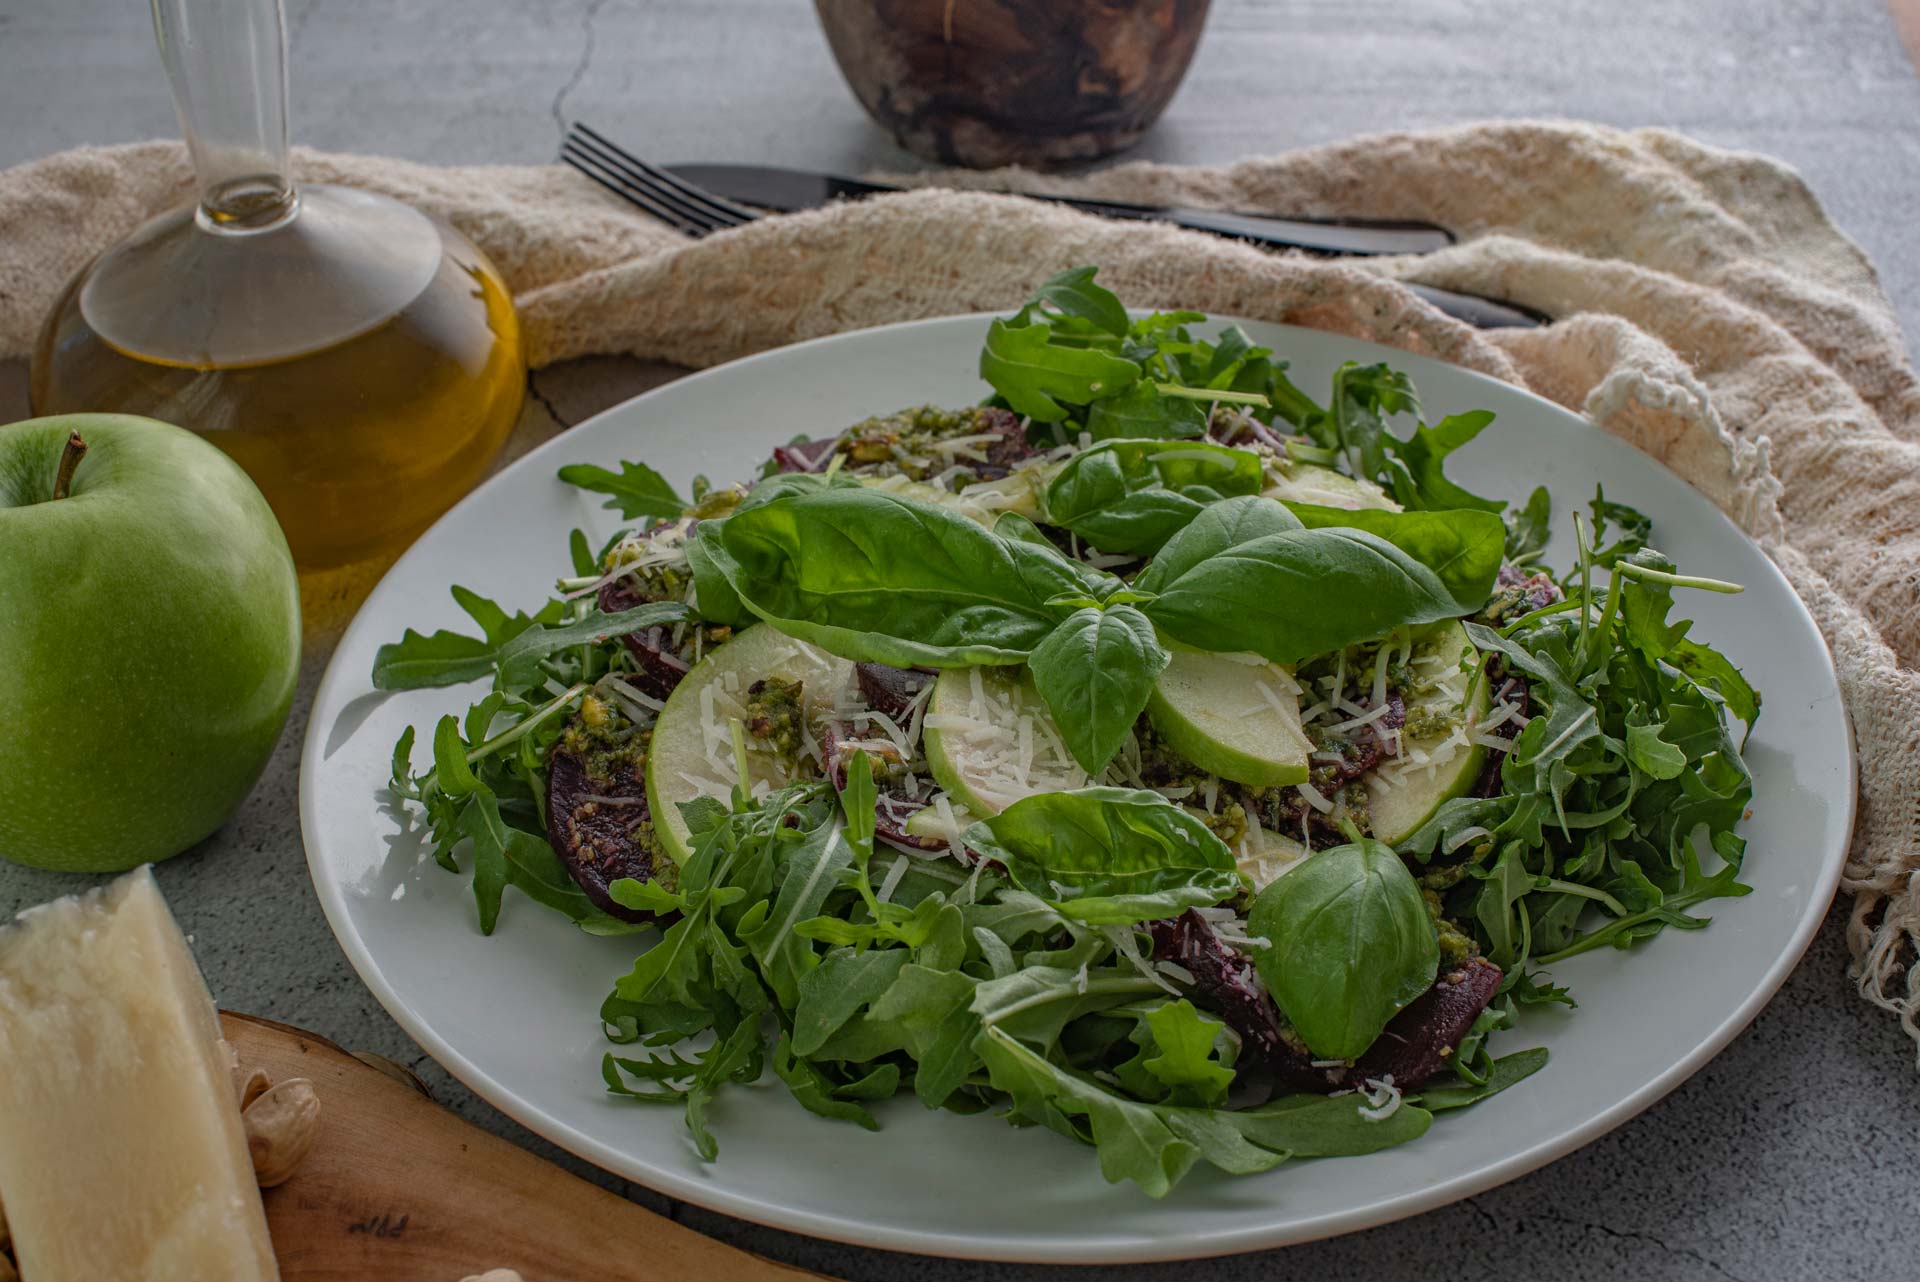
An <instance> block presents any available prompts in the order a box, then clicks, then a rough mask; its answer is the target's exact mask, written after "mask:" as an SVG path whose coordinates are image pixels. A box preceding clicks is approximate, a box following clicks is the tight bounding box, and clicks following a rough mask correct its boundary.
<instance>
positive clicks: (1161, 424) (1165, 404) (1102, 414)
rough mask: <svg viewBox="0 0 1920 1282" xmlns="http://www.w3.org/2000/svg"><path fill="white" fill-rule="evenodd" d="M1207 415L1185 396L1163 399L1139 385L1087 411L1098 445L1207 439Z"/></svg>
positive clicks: (1150, 388)
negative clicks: (1120, 440)
mask: <svg viewBox="0 0 1920 1282" xmlns="http://www.w3.org/2000/svg"><path fill="white" fill-rule="evenodd" d="M1206 433H1207V412H1206V410H1205V409H1203V408H1202V407H1201V405H1200V402H1198V401H1194V400H1189V399H1188V398H1186V397H1184V396H1162V395H1161V394H1160V391H1159V389H1158V388H1156V387H1154V385H1153V384H1152V383H1148V382H1140V383H1135V384H1134V385H1133V386H1132V387H1129V388H1128V389H1127V390H1126V391H1124V392H1122V393H1120V394H1119V395H1118V396H1109V397H1105V398H1103V399H1101V400H1097V401H1095V402H1094V403H1093V404H1092V405H1091V406H1089V407H1088V408H1087V434H1088V435H1089V436H1091V437H1092V438H1093V439H1094V440H1096V441H1109V440H1117V439H1127V440H1172V439H1185V438H1191V437H1196V436H1205V435H1206Z"/></svg>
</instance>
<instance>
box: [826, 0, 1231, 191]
mask: <svg viewBox="0 0 1920 1282" xmlns="http://www.w3.org/2000/svg"><path fill="white" fill-rule="evenodd" d="M1207 5H1208V0H814V7H815V8H816V9H818V10H819V12H820V22H821V25H822V26H824V27H825V28H826V31H827V43H828V44H830V45H832V46H833V56H834V58H835V59H836V60H837V61H838V62H839V64H840V71H841V73H842V74H843V75H845V76H846V78H847V83H848V84H849V85H851V86H852V87H853V92H854V96H855V97H857V98H859V99H860V104H861V105H862V106H863V107H865V108H866V109H867V112H868V114H869V115H871V116H872V117H873V118H874V119H875V120H877V121H879V122H880V124H881V125H882V126H883V127H885V128H886V129H887V131H888V132H890V133H891V134H892V135H893V136H894V137H895V138H896V139H898V140H899V142H900V145H901V146H903V147H905V148H906V149H907V150H909V151H911V152H913V153H914V154H915V155H917V156H923V157H925V158H926V159H928V160H935V161H940V162H942V163H944V164H959V165H971V166H974V167H976V168H986V167H989V166H992V165H1008V164H1021V165H1031V166H1039V167H1054V166H1060V165H1070V164H1075V163H1079V162H1084V161H1089V160H1095V159H1098V158H1099V157H1101V156H1106V155H1110V154H1112V153H1113V152H1116V151H1119V150H1120V149H1122V148H1123V147H1130V146H1132V145H1133V144H1134V143H1135V142H1137V141H1138V140H1139V138H1140V135H1141V134H1143V133H1145V132H1146V130H1147V127H1148V126H1149V125H1151V124H1152V123H1153V122H1154V121H1155V120H1156V119H1158V118H1159V115H1160V113H1161V112H1162V111H1163V110H1165V109H1166V105H1167V102H1168V100H1169V99H1171V98H1172V97H1173V93H1174V90H1176V89H1178V88H1179V87H1180V79H1181V77H1182V76H1184V75H1185V74H1186V71H1187V64H1188V63H1189V62H1190V61H1192V59H1193V50H1194V46H1195V45H1197V44H1199V42H1200V29H1201V27H1203V26H1204V25H1206V20H1207Z"/></svg>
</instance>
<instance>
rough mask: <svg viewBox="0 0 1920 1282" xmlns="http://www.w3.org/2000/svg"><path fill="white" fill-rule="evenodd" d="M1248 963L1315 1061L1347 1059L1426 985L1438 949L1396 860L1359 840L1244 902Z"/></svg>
mask: <svg viewBox="0 0 1920 1282" xmlns="http://www.w3.org/2000/svg"><path fill="white" fill-rule="evenodd" d="M1247 928H1248V930H1250V931H1251V932H1253V933H1254V934H1255V935H1258V936H1261V937H1263V938H1265V939H1267V940H1269V941H1271V942H1270V943H1269V944H1268V946H1267V947H1265V948H1262V949H1257V950H1255V952H1254V954H1253V957H1254V964H1255V966H1256V967H1257V968H1258V969H1259V971H1260V977H1261V978H1262V979H1264V980H1265V981H1266V983H1267V989H1268V991H1269V992H1271V993H1272V994H1273V999H1274V1001H1275V1002H1276V1003H1277V1004H1278V1005H1279V1007H1280V1010H1281V1012H1282V1013H1283V1014H1285V1015H1286V1017H1287V1019H1288V1021H1289V1022H1291V1023H1292V1025H1293V1027H1294V1029H1295V1030H1296V1031H1297V1032H1298V1033H1299V1034H1300V1036H1301V1038H1302V1040H1304V1041H1305V1042H1306V1044H1307V1045H1308V1047H1310V1048H1311V1049H1312V1050H1313V1052H1314V1053H1315V1054H1316V1055H1319V1056H1321V1057H1323V1058H1326V1059H1357V1058H1358V1057H1359V1056H1360V1055H1361V1054H1362V1053H1363V1052H1364V1051H1365V1050H1366V1049H1367V1048H1368V1047H1369V1046H1371V1045H1373V1043H1374V1040H1375V1039H1376V1038H1378V1037H1379V1036H1380V1030H1381V1029H1383V1028H1385V1027H1386V1025H1387V1021H1388V1020H1390V1019H1392V1018H1393V1017H1394V1016H1395V1015H1396V1014H1398V1013H1399V1011H1400V1008H1401V1007H1403V1006H1405V1005H1406V1004H1407V1003H1408V1002H1410V1001H1412V1000H1413V999H1414V998H1416V997H1418V996H1420V995H1421V994H1422V993H1424V992H1426V991H1427V989H1429V988H1431V987H1432V986H1433V977H1434V974H1435V973H1436V972H1437V971H1438V969H1439V966H1440V943H1439V937H1438V935H1437V934H1436V932H1435V929H1434V924H1433V918H1432V917H1430V916H1429V915H1428V913H1427V909H1426V904H1425V903H1424V902H1423V901H1422V900H1421V897H1420V886H1419V883H1417V882H1415V881H1414V879H1413V874H1412V873H1410V872H1408V871H1407V867H1406V865H1405V864H1403V863H1401V862H1400V857H1399V856H1398V855H1396V854H1394V853H1393V851H1392V850H1390V849H1388V848H1387V847H1386V846H1384V845H1382V844H1381V843H1379V842H1377V841H1374V840H1372V839H1370V838H1364V837H1363V838H1361V839H1359V840H1357V841H1354V842H1351V843H1349V844H1347V845H1344V846H1335V847H1334V848H1333V849H1331V850H1323V851H1320V852H1318V853H1316V854H1315V855H1314V856H1313V857H1312V858H1310V859H1307V860H1305V861H1303V862H1301V863H1298V864H1296V865H1294V866H1293V867H1292V868H1290V869H1288V870H1287V871H1286V872H1284V873H1282V874H1281V875H1280V877H1279V878H1278V879H1277V880H1275V881H1274V883H1273V884H1272V885H1270V886H1268V887H1267V888H1266V889H1265V890H1264V891H1262V892H1261V893H1260V897H1259V898H1258V899H1257V900H1255V901H1254V905H1253V911H1252V912H1250V913H1249V914H1248V915H1247Z"/></svg>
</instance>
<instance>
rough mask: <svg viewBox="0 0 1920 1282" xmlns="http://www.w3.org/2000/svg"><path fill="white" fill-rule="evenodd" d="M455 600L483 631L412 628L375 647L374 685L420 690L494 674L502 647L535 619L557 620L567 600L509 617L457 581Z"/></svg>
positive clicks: (543, 621)
mask: <svg viewBox="0 0 1920 1282" xmlns="http://www.w3.org/2000/svg"><path fill="white" fill-rule="evenodd" d="M453 599H454V600H455V601H456V602H458V603H459V605H460V608H461V609H463V610H465V611H466V612H467V614H468V615H469V616H470V617H471V618H472V619H473V621H474V622H475V623H478V624H479V625H480V631H481V635H480V636H478V637H470V636H464V635H462V634H460V633H458V632H448V631H446V630H445V629H441V630H440V631H437V632H435V633H433V634H432V635H431V636H421V635H420V634H419V633H418V632H415V631H414V630H413V629H412V628H408V629H407V630H406V631H405V632H404V633H403V634H402V635H401V638H400V640H398V641H390V642H388V643H387V644H385V645H383V646H381V647H380V648H379V649H378V650H377V651H375V652H374V656H373V688H374V689H376V690H418V689H422V688H425V687H430V686H450V685H460V684H461V683H463V682H467V681H475V680H478V679H479V678H481V677H484V676H486V675H488V674H489V673H491V672H492V671H493V669H494V665H495V664H496V663H497V662H498V654H499V651H500V649H501V647H502V646H504V645H506V644H507V643H508V642H509V641H512V640H513V639H514V638H515V637H517V636H519V635H520V634H521V633H522V632H525V631H526V630H527V629H529V628H531V627H533V626H535V625H536V624H548V623H557V622H558V621H559V620H560V617H561V613H562V611H563V610H564V609H565V608H566V603H565V602H564V601H549V602H547V604H546V605H545V606H543V607H541V609H540V611H539V612H538V613H537V614H531V615H529V614H526V613H524V612H521V613H516V614H514V615H512V616H509V615H508V614H507V613H506V612H505V611H504V610H502V609H501V608H500V607H499V606H498V605H496V604H494V603H493V602H492V601H489V600H488V599H487V598H485V597H483V596H481V595H480V594H479V593H477V592H473V591H470V590H469V589H467V588H463V587H460V586H458V585H456V586H455V587H454V588H453Z"/></svg>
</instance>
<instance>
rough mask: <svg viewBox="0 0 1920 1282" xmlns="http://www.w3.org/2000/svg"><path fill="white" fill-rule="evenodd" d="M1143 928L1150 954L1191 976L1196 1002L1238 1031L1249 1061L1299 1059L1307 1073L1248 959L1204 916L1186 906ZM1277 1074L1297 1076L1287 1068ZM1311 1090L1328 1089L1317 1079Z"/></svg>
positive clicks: (1278, 1063)
mask: <svg viewBox="0 0 1920 1282" xmlns="http://www.w3.org/2000/svg"><path fill="white" fill-rule="evenodd" d="M1147 930H1148V932H1149V933H1150V934H1151V935H1152V936H1153V959H1154V960H1155V961H1169V962H1172V963H1173V964H1174V965H1176V966H1178V967H1180V968H1181V969H1182V970H1184V971H1186V972H1187V973H1188V974H1189V975H1192V976H1193V992H1192V997H1193V1000H1194V1002H1195V1003H1196V1004H1198V1005H1200V1006H1204V1007H1206V1008H1207V1009H1208V1010H1210V1011H1212V1012H1213V1013H1214V1014H1216V1015H1218V1016H1219V1017H1220V1018H1221V1019H1223V1020H1225V1021H1226V1022H1227V1024H1228V1026H1229V1027H1231V1028H1232V1029H1233V1031H1234V1032H1236V1033H1238V1034H1240V1045H1241V1054H1242V1055H1243V1056H1245V1057H1246V1059H1247V1060H1248V1061H1249V1062H1252V1063H1256V1064H1258V1063H1264V1064H1268V1065H1272V1066H1275V1067H1276V1068H1278V1067H1280V1066H1281V1065H1283V1064H1288V1063H1291V1062H1293V1061H1297V1062H1298V1066H1299V1068H1300V1069H1302V1070H1306V1071H1307V1072H1309V1073H1310V1072H1311V1070H1310V1069H1308V1067H1307V1058H1306V1056H1304V1055H1302V1054H1301V1053H1300V1052H1299V1051H1297V1050H1295V1049H1294V1048H1293V1047H1291V1046H1289V1045H1288V1044H1287V1041H1286V1038H1285V1036H1284V1035H1283V1034H1282V1032H1281V1029H1280V1012H1279V1011H1278V1010H1277V1009H1275V1007H1274V1004H1273V999H1272V998H1270V997H1268V996H1267V990H1266V988H1265V987H1264V986H1262V984H1261V983H1260V977H1259V975H1258V973H1257V972H1256V971H1255V970H1254V968H1253V962H1252V960H1251V959H1250V958H1248V957H1247V956H1246V955H1245V954H1244V953H1240V952H1237V951H1235V950H1234V949H1232V948H1229V947H1228V946H1227V945H1226V944H1224V943H1222V942H1220V937H1219V936H1218V935H1216V934H1214V933H1213V927H1212V925H1210V924H1209V923H1208V921H1207V919H1206V918H1205V917H1202V916H1201V915H1200V914H1199V913H1197V912H1195V911H1193V910H1192V909H1191V908H1189V909H1188V910H1187V911H1186V912H1184V913H1181V914H1180V915H1179V916H1178V917H1167V918H1164V919H1162V920H1160V921H1155V922H1148V923H1147ZM1280 1075H1281V1076H1282V1077H1283V1078H1285V1079H1286V1080H1288V1081H1294V1080H1295V1078H1294V1076H1293V1074H1291V1073H1282V1074H1280ZM1309 1089H1318V1090H1324V1089H1326V1088H1325V1087H1324V1086H1323V1085H1319V1084H1318V1079H1315V1082H1314V1084H1312V1085H1310V1086H1309Z"/></svg>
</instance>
